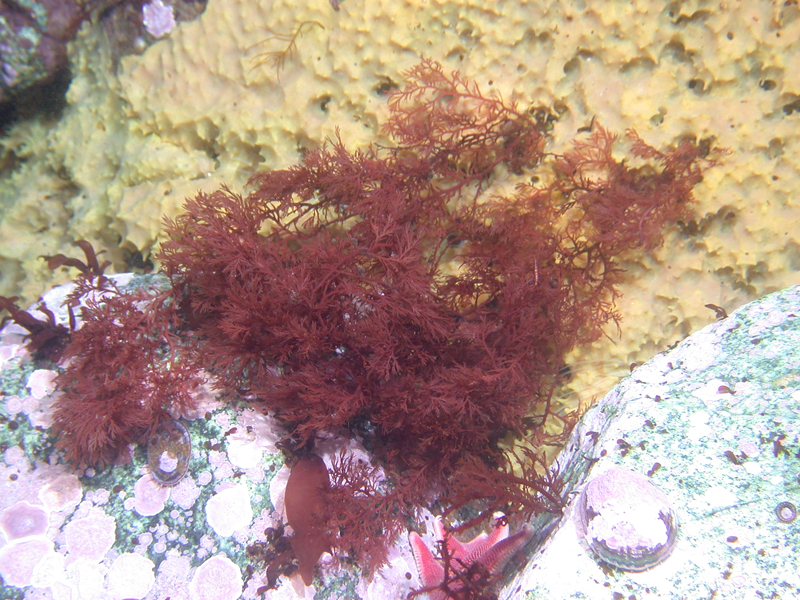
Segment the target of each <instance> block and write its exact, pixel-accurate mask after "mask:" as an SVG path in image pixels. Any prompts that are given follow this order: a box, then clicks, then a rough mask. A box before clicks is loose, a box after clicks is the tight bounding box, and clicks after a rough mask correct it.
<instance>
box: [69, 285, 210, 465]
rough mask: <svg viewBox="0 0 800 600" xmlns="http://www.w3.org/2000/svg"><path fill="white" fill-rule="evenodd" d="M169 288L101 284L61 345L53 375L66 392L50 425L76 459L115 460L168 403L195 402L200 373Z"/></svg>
mask: <svg viewBox="0 0 800 600" xmlns="http://www.w3.org/2000/svg"><path fill="white" fill-rule="evenodd" d="M178 324H179V322H178V320H177V319H176V316H175V309H174V303H173V302H172V301H171V299H170V298H169V295H168V294H165V293H161V294H160V295H156V296H151V295H149V294H147V293H144V292H141V293H132V294H125V295H122V294H118V293H116V292H106V294H105V295H104V296H103V297H101V298H99V299H98V298H89V299H88V300H87V301H86V306H85V307H84V309H83V324H82V326H81V328H80V329H78V330H77V331H75V332H74V333H73V334H72V341H71V343H70V344H69V346H68V347H67V349H66V351H65V355H64V356H65V358H66V359H68V363H67V367H66V368H65V370H64V372H63V373H61V374H60V375H59V376H58V378H57V380H56V382H57V385H58V389H59V390H61V391H62V392H63V394H62V395H61V396H60V397H59V399H58V403H57V406H56V409H55V413H54V430H55V431H56V432H57V433H58V434H59V442H58V443H59V446H60V447H61V448H63V449H64V450H65V451H66V455H67V459H68V460H70V461H71V462H73V463H74V464H77V465H87V464H88V465H97V466H103V465H105V464H113V463H114V462H116V461H117V460H118V459H120V458H121V457H123V456H124V454H125V451H126V450H127V447H128V445H129V444H133V443H137V442H141V441H143V440H146V439H147V437H148V435H149V434H150V433H151V432H152V431H154V430H155V429H156V428H157V427H158V424H159V423H160V422H161V420H162V419H164V418H166V417H167V409H169V408H175V409H186V408H190V407H191V406H192V405H193V400H192V397H191V394H190V392H191V390H192V389H193V388H194V387H196V386H197V385H198V384H199V383H200V381H199V379H198V377H197V375H196V370H195V368H194V367H192V366H191V361H190V360H189V356H190V355H191V350H190V348H188V347H186V346H184V345H181V344H180V342H178V340H177V338H176V337H175V334H174V333H173V330H174V328H175V327H176V326H177V325H178Z"/></svg>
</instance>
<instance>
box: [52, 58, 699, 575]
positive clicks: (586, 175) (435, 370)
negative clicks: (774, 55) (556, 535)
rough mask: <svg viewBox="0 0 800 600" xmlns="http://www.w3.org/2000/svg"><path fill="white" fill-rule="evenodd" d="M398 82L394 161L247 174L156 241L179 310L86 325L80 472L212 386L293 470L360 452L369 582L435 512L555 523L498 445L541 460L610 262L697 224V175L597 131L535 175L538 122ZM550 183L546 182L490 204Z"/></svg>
mask: <svg viewBox="0 0 800 600" xmlns="http://www.w3.org/2000/svg"><path fill="white" fill-rule="evenodd" d="M407 79H408V83H407V85H406V87H405V88H404V89H402V90H400V91H398V92H396V93H394V94H393V95H392V96H391V97H390V98H389V111H390V115H389V118H388V122H387V124H386V125H385V132H386V133H387V134H388V135H389V136H390V137H391V138H392V139H393V140H394V141H395V144H396V145H395V146H393V147H388V148H387V147H372V148H369V149H366V150H362V151H353V152H351V151H348V150H347V149H346V148H345V146H344V144H343V143H342V142H341V141H340V140H336V141H334V142H332V143H329V144H328V145H326V146H323V147H322V148H319V149H317V150H314V151H311V152H309V153H308V154H307V155H306V157H305V159H304V160H303V162H302V164H300V165H297V166H293V167H290V168H288V169H283V170H276V171H270V172H267V173H262V174H259V175H256V176H255V177H253V178H252V179H251V181H250V186H251V189H252V191H251V192H250V193H249V194H248V195H246V196H240V195H238V194H236V193H234V192H232V191H230V190H228V189H224V188H223V189H221V190H219V191H217V192H214V193H212V194H210V195H207V194H204V193H200V194H198V195H197V196H196V197H195V198H193V199H191V200H189V201H188V202H187V203H186V206H185V209H186V212H185V213H184V214H182V215H180V216H179V217H177V219H175V220H174V221H168V222H167V234H168V237H169V239H168V241H167V242H165V243H164V244H163V246H162V250H161V254H160V256H159V258H160V260H161V262H162V270H163V272H164V273H165V274H166V275H167V276H168V277H169V279H170V281H171V284H172V291H171V294H170V295H169V298H166V297H164V298H162V297H158V298H154V299H150V300H148V301H147V302H149V304H147V305H146V306H144V308H142V299H141V298H137V297H132V298H128V299H126V298H124V297H118V296H112V297H111V298H110V299H108V300H105V301H104V302H105V303H104V304H102V303H97V304H95V305H92V306H90V308H89V310H88V312H87V315H86V317H85V321H86V322H85V325H84V327H83V329H81V330H80V331H78V332H76V335H75V339H74V340H73V345H72V347H71V349H70V350H69V351H68V354H69V355H70V356H72V357H73V360H72V362H71V363H70V364H69V366H68V368H67V371H66V373H65V374H64V375H63V376H62V377H61V379H60V383H61V384H62V387H63V389H64V391H65V392H66V395H65V397H64V400H62V404H61V406H60V408H59V410H58V412H57V426H58V427H59V428H60V430H61V432H62V443H64V444H65V445H66V447H67V449H68V452H69V456H70V457H71V458H73V459H75V460H77V461H89V462H94V461H98V460H107V459H108V458H109V457H110V456H111V455H113V454H114V453H115V452H118V451H119V450H120V447H121V445H123V444H126V443H128V442H130V441H136V440H137V439H139V438H140V437H141V435H143V433H144V432H146V431H148V430H150V429H151V428H152V427H153V426H154V423H155V422H156V421H158V419H159V418H160V415H161V414H162V412H163V410H164V408H165V407H166V405H168V404H169V403H170V402H172V403H175V402H177V403H179V404H180V403H182V402H187V401H188V400H187V398H186V396H185V391H186V388H187V385H188V383H189V382H191V376H190V372H191V368H194V369H201V368H202V369H206V370H208V371H210V372H211V373H213V374H214V375H215V377H216V378H217V380H218V382H219V385H220V387H222V388H224V389H226V390H228V391H229V392H231V393H238V394H239V395H241V396H242V397H244V398H246V399H247V400H248V401H249V402H251V403H252V404H253V405H254V406H256V407H258V408H260V409H262V410H264V411H270V412H271V413H273V414H274V415H275V416H276V417H277V419H278V420H279V421H280V422H281V423H282V424H283V426H284V427H285V430H286V440H285V441H284V447H286V448H287V449H291V451H292V452H293V453H296V454H302V453H303V452H306V451H307V450H309V449H310V448H311V447H312V446H313V444H314V441H315V439H316V438H317V436H318V435H319V434H320V433H322V432H335V433H345V434H348V433H349V434H350V435H354V436H355V435H357V436H359V437H360V438H362V439H363V441H364V444H365V445H366V446H367V447H368V448H369V449H370V450H371V451H372V452H373V454H374V455H375V457H376V459H377V460H378V461H379V463H380V465H381V466H382V468H383V469H384V471H385V473H386V476H387V479H388V482H387V483H386V484H385V485H384V486H382V487H381V486H378V487H376V486H375V485H373V484H371V483H370V484H367V483H365V481H368V480H369V477H367V475H368V474H369V473H371V471H370V470H369V469H370V468H371V467H369V466H367V465H360V466H359V465H356V464H353V463H347V462H346V461H344V460H340V461H339V462H338V463H337V467H336V469H335V473H334V474H333V476H332V483H331V484H330V485H329V486H328V487H327V488H326V494H327V502H328V506H327V509H326V510H327V513H326V514H328V515H330V516H329V523H328V530H329V531H330V532H335V534H336V535H335V536H333V538H332V542H333V543H334V544H335V545H336V546H337V547H338V548H339V549H340V550H343V551H345V552H347V551H350V550H353V551H355V552H356V553H360V555H361V557H362V558H363V559H364V560H365V561H366V562H367V563H369V564H370V566H374V565H375V564H376V563H379V562H380V561H381V560H382V559H383V556H384V555H383V553H382V549H384V548H385V546H386V543H387V542H388V541H389V539H390V538H391V537H392V536H394V535H396V533H397V532H398V531H399V530H400V527H399V526H398V522H399V521H398V520H399V519H400V518H401V517H402V515H403V513H404V512H405V513H408V512H413V510H414V509H413V507H414V506H415V505H417V504H419V503H422V502H427V501H429V500H431V499H432V498H434V497H438V498H439V500H440V501H441V502H442V503H443V504H444V505H445V506H447V505H448V504H453V503H454V504H456V505H458V504H461V503H463V502H465V501H468V500H471V499H473V497H475V496H477V497H479V498H482V499H483V500H485V501H486V502H487V503H488V507H487V511H491V510H493V509H494V508H500V507H505V508H506V509H513V510H515V511H517V512H518V513H519V514H532V513H535V512H539V511H541V510H558V508H559V504H560V503H561V501H562V499H561V498H560V496H559V480H558V477H557V474H554V473H546V474H541V473H542V471H537V470H536V469H535V468H534V466H533V463H534V462H535V461H536V460H537V459H536V458H535V455H534V454H531V455H530V456H528V457H527V459H526V460H523V467H522V475H521V476H520V475H514V473H513V470H512V468H511V466H510V465H509V463H508V462H507V461H505V459H504V455H503V453H502V451H501V450H500V449H499V447H498V441H499V440H500V439H501V438H504V437H507V436H512V437H516V438H523V437H526V436H527V437H528V438H529V439H530V438H533V439H535V440H537V441H539V442H541V443H544V442H547V441H548V436H547V434H546V433H545V427H544V426H545V424H546V422H547V420H548V418H549V417H550V416H551V412H552V409H551V404H550V403H551V396H552V392H553V389H554V386H555V383H556V380H557V373H558V371H559V369H561V368H562V367H563V364H564V363H563V361H564V355H565V353H566V352H567V351H568V350H570V349H571V348H572V347H573V346H574V345H575V344H578V343H585V342H590V341H592V340H594V339H595V338H597V337H598V336H599V335H600V334H601V332H602V328H603V326H604V325H606V324H607V323H608V322H609V321H615V320H616V319H617V315H616V313H615V312H614V296H615V288H614V286H615V285H616V284H617V283H618V282H619V281H620V277H621V275H620V268H619V266H618V262H617V260H618V259H617V257H618V256H619V254H620V253H622V252H624V251H627V250H631V249H638V248H644V249H649V248H652V247H653V246H655V245H657V244H658V243H660V242H661V231H662V228H663V227H664V224H665V223H666V222H667V221H668V220H673V219H680V218H685V217H686V216H687V215H688V214H689V209H690V203H691V201H692V195H691V190H692V187H693V186H694V185H695V184H696V183H697V182H698V181H699V180H700V165H701V152H700V150H699V149H698V148H696V147H695V146H692V145H690V144H688V143H684V144H682V145H681V146H679V147H678V148H677V149H675V150H672V151H670V152H666V153H661V152H658V151H656V150H655V149H653V148H651V147H649V146H647V145H646V144H645V143H644V142H643V141H642V140H641V139H639V138H638V137H637V136H636V135H635V134H633V133H630V134H629V137H630V139H631V142H632V144H631V152H632V153H633V155H634V156H635V157H637V159H640V160H639V162H642V163H646V164H644V165H643V166H642V167H637V168H633V167H630V166H628V165H626V164H625V163H623V162H621V161H618V160H617V159H615V158H614V157H613V155H612V145H613V142H614V137H613V136H612V135H610V134H609V133H608V132H606V131H605V130H604V129H602V128H601V127H599V126H596V127H595V129H594V132H593V133H592V134H591V135H590V136H588V138H586V139H582V140H580V141H578V142H576V143H575V146H574V148H573V150H572V151H570V152H568V153H567V154H566V155H564V156H561V157H556V158H555V160H551V161H546V162H543V157H544V154H543V151H544V144H545V141H546V136H545V134H544V131H543V129H544V127H543V126H542V124H541V123H540V122H539V121H538V120H537V119H536V118H534V116H533V115H534V114H536V113H534V112H528V111H525V110H522V109H519V108H517V107H516V106H514V105H513V104H509V103H506V102H503V101H501V100H500V99H499V98H496V97H491V96H486V95H483V94H482V93H481V91H480V90H479V89H478V87H477V86H476V85H475V84H471V83H468V82H467V81H465V80H464V79H462V78H461V77H460V76H459V75H458V74H453V75H447V74H445V73H444V72H443V70H442V69H441V67H440V66H439V65H438V64H437V63H435V62H433V61H429V60H425V61H423V62H422V63H420V64H419V65H418V66H417V67H415V68H413V69H412V70H410V71H409V72H408V73H407ZM537 169H538V174H539V175H541V177H540V180H541V181H547V182H549V183H547V184H544V185H539V186H537V185H533V184H530V185H523V186H521V187H519V188H518V189H517V192H516V194H514V195H513V196H512V197H506V198H501V197H493V196H488V195H487V194H486V193H485V190H486V189H487V187H488V186H489V184H490V183H491V181H492V180H493V178H501V177H503V176H504V175H507V174H508V173H509V172H512V173H522V172H525V171H529V172H532V173H534V172H536V170H537ZM177 335H179V337H180V339H181V344H177V343H176V342H175V341H174V340H173V337H174V336H177ZM186 347H191V348H192V349H193V350H192V351H191V352H189V351H182V350H181V348H186ZM190 367H191V368H190ZM109 382H112V383H111V384H109ZM114 382H116V383H114ZM126 398H129V399H130V400H126ZM86 411H90V413H91V414H93V415H94V418H93V420H92V423H93V425H92V427H91V428H87V426H86V424H85V414H86ZM561 416H562V417H563V416H564V415H561ZM98 428H99V430H100V432H101V433H99V434H98V433H96V431H97V430H98ZM537 473H538V474H537ZM365 474H366V475H365ZM366 507H369V508H370V510H375V511H377V513H376V514H377V515H378V517H379V519H378V520H377V521H371V522H369V523H367V522H365V521H364V514H363V512H362V511H363V510H364V509H365V508H366ZM506 512H507V513H508V512H509V511H508V510H507V511H506ZM315 527H317V528H318V527H319V525H318V524H316V525H315ZM387 534H388V535H387Z"/></svg>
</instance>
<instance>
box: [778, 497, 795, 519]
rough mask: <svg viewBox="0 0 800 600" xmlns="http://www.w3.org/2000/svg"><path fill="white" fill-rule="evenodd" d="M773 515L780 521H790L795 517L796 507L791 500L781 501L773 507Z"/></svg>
mask: <svg viewBox="0 0 800 600" xmlns="http://www.w3.org/2000/svg"><path fill="white" fill-rule="evenodd" d="M775 516H777V517H778V521H780V522H781V523H791V522H793V521H794V520H795V519H796V518H797V508H796V507H795V505H794V504H792V503H791V502H781V503H780V504H778V506H776V507H775Z"/></svg>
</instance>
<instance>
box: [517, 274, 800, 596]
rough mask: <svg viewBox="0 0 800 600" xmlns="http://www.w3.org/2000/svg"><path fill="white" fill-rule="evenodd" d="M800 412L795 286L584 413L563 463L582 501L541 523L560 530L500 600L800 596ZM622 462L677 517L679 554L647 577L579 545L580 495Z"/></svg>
mask: <svg viewBox="0 0 800 600" xmlns="http://www.w3.org/2000/svg"><path fill="white" fill-rule="evenodd" d="M799 412H800V287H792V288H788V289H786V290H783V291H781V292H777V293H775V294H772V295H769V296H766V297H765V298H762V299H760V300H758V301H756V302H753V303H751V304H748V305H746V306H744V307H742V308H741V309H739V310H737V311H736V312H735V313H733V314H732V315H730V316H729V317H728V318H726V319H724V320H722V321H719V322H717V323H714V324H712V325H710V326H708V327H706V328H704V329H702V330H701V331H699V332H697V333H695V334H693V335H691V336H690V337H688V338H687V339H686V340H684V341H683V342H682V343H681V344H679V345H678V346H677V347H676V348H675V349H674V350H672V351H670V352H668V353H665V354H661V355H659V356H656V357H655V358H653V359H652V360H650V361H649V362H647V363H646V364H644V365H642V366H641V367H639V368H638V369H636V370H635V371H633V373H631V375H630V376H629V377H627V378H625V380H623V381H622V382H621V383H620V384H619V385H618V386H616V387H615V388H614V389H613V390H612V391H611V392H610V393H609V394H608V395H607V396H606V397H605V398H604V399H603V400H602V401H600V402H598V403H597V404H596V405H595V406H593V407H592V408H591V409H590V410H589V411H588V412H587V414H586V415H584V417H583V419H582V420H581V422H580V423H579V425H578V426H577V427H576V429H575V431H573V434H572V437H571V439H570V442H569V444H568V445H567V447H566V449H565V451H564V452H563V453H562V455H561V456H560V458H559V462H560V465H561V468H562V472H563V473H564V475H565V477H567V479H568V481H569V484H568V490H569V491H570V492H571V495H572V496H573V498H572V501H571V503H570V505H569V507H568V508H567V510H566V512H565V515H564V517H563V518H562V519H561V520H559V521H554V520H551V521H550V522H546V519H542V521H541V522H539V523H534V526H535V527H537V526H538V527H539V530H540V532H541V534H540V535H544V534H546V533H547V532H549V531H550V528H552V527H556V529H555V531H553V532H552V534H551V535H550V536H549V537H548V538H547V539H546V540H544V542H543V545H542V547H541V549H540V550H539V551H537V553H536V554H535V556H534V557H533V559H532V560H531V561H530V562H529V564H528V566H527V567H526V568H525V569H524V570H523V571H522V572H521V573H520V574H519V575H518V576H517V577H516V578H515V579H514V580H513V581H512V582H511V583H510V584H509V585H507V586H506V588H505V590H504V593H503V594H502V595H501V598H504V599H509V598H528V599H539V598H542V599H545V598H546V599H548V600H560V599H567V598H613V599H622V598H637V599H642V598H669V599H676V600H677V599H685V598H692V599H700V598H714V599H715V600H718V599H720V598H726V599H727V598H731V599H738V598H743V599H749V598H798V597H800V573H798V568H797V567H798V550H799V549H800V519H798V520H792V516H793V513H795V511H793V510H792V508H791V507H792V506H798V505H800V485H798V474H800V416H798V413H799ZM613 465H619V466H620V467H623V468H626V469H630V470H633V471H635V472H638V473H641V474H643V475H646V476H647V477H649V479H650V481H652V482H653V483H654V484H655V485H657V486H658V487H659V488H660V489H661V490H662V491H663V492H664V493H665V494H666V496H667V497H668V498H669V501H670V502H671V504H672V506H673V507H674V509H675V511H676V513H677V520H678V522H679V532H678V538H677V543H676V546H675V549H674V551H673V553H672V554H671V556H670V557H669V558H667V559H666V560H665V561H664V562H662V563H660V564H659V565H657V566H655V567H653V568H651V569H649V570H646V571H643V572H639V573H633V572H625V571H621V570H619V569H613V568H610V567H609V566H607V565H601V564H598V562H596V561H595V559H594V558H593V556H592V555H591V554H590V553H589V551H588V549H587V547H586V542H585V541H582V540H581V539H579V534H578V529H577V528H576V524H575V512H576V508H577V505H578V502H577V498H578V494H577V493H576V492H578V491H579V490H580V489H581V486H582V485H583V484H584V483H585V482H586V481H589V480H591V479H593V478H595V477H597V476H598V475H599V474H600V473H603V472H605V471H607V470H608V469H609V468H611V467H612V466H613ZM784 503H789V504H790V505H791V506H790V505H787V504H784ZM776 509H777V512H776ZM779 517H780V518H779Z"/></svg>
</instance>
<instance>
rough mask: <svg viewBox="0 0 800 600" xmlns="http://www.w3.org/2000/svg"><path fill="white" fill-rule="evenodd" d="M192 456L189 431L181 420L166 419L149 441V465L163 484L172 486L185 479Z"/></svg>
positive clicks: (154, 475) (153, 474) (154, 476)
mask: <svg viewBox="0 0 800 600" xmlns="http://www.w3.org/2000/svg"><path fill="white" fill-rule="evenodd" d="M191 458H192V442H191V439H190V438H189V432H188V431H187V430H186V427H184V426H183V424H182V423H181V422H179V421H164V422H163V423H161V425H159V426H158V429H156V431H155V433H154V434H153V437H151V438H150V439H149V440H148V441H147V466H148V467H149V468H150V473H151V474H152V476H153V479H155V480H156V481H157V482H158V483H160V484H161V485H164V486H172V485H175V484H176V483H178V482H179V481H180V480H181V479H183V476H184V475H186V471H187V470H188V468H189V460H190V459H191Z"/></svg>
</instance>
